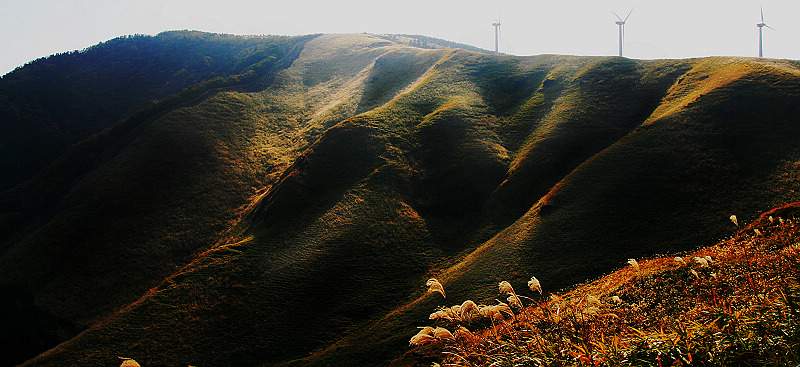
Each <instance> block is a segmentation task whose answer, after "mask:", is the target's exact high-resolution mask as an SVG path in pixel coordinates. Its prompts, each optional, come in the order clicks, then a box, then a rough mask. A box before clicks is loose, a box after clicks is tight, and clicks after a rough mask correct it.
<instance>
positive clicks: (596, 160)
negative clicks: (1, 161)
mask: <svg viewBox="0 0 800 367" xmlns="http://www.w3.org/2000/svg"><path fill="white" fill-rule="evenodd" d="M189 34H190V35H193V37H195V38H198V39H203V40H205V41H203V42H200V43H201V44H203V45H204V46H203V47H211V46H209V45H210V44H216V43H215V42H218V43H219V44H221V45H225V46H226V47H233V46H231V44H233V45H240V44H247V38H241V37H236V36H225V37H224V38H223V39H216V38H214V37H211V36H209V35H207V34H195V33H189ZM209 37H210V38H211V39H212V40H213V42H212V40H208V38H209ZM259 42H264V43H266V44H274V43H278V44H280V45H281V47H278V48H272V49H269V50H272V51H270V52H273V54H269V52H267V53H258V55H260V56H258V57H264V59H263V60H270V61H268V62H269V63H270V64H269V65H270V66H269V67H266V66H265V67H264V68H247V67H245V68H244V69H241V68H240V69H236V68H233V69H230V70H233V71H224V72H223V71H220V72H219V74H215V75H217V76H219V77H220V78H221V79H218V80H217V81H216V82H213V83H212V82H211V80H214V79H208V81H205V82H204V81H200V82H198V83H196V84H193V85H194V86H193V87H190V88H188V89H185V90H184V91H183V92H180V93H178V94H170V95H169V96H167V97H163V101H167V102H161V104H159V103H156V104H154V105H150V106H149V107H145V108H144V109H140V110H138V112H136V111H133V112H128V115H129V117H124V116H125V112H122V109H123V108H114V109H113V110H114V111H113V112H114V113H116V114H117V115H114V117H113V118H111V119H112V120H113V119H117V118H122V120H121V121H119V122H118V123H109V124H108V125H106V126H107V128H106V129H105V130H103V131H101V132H99V133H96V134H94V135H92V134H87V136H85V139H83V140H80V142H79V143H77V144H74V145H72V146H71V147H70V148H68V149H65V150H63V151H59V152H58V155H59V158H57V159H54V160H53V161H52V163H50V162H48V163H49V165H47V167H45V168H42V169H39V168H36V170H37V171H38V172H37V173H36V174H35V175H30V177H31V178H30V179H28V180H27V181H25V182H24V183H21V184H17V185H15V186H14V187H13V188H9V189H7V190H6V191H4V192H2V194H0V203H2V206H0V229H2V237H0V239H2V243H0V251H2V252H0V255H1V256H0V290H2V292H3V297H1V298H2V299H4V300H5V301H3V304H0V307H2V309H3V310H8V312H3V313H2V317H3V318H4V320H3V321H4V323H5V322H8V323H9V325H15V328H14V329H8V330H6V331H4V335H3V336H2V337H3V339H4V340H14V338H18V336H19V335H27V336H26V337H25V339H24V340H26V342H25V343H27V344H28V345H33V344H36V343H39V344H38V345H36V346H33V347H31V348H30V350H29V351H28V353H29V354H28V355H19V354H18V355H16V356H15V357H16V358H18V359H19V358H23V357H24V358H33V357H35V358H33V359H31V360H29V361H28V362H26V363H23V365H31V366H33V365H36V366H49V365H53V366H55V365H110V364H113V363H115V361H116V363H118V361H119V360H118V359H117V356H124V357H131V358H135V359H136V360H137V361H139V362H140V363H142V364H143V365H148V366H155V365H167V366H185V365H204V366H224V365H237V366H272V365H321V366H322V365H338V366H346V365H376V366H377V365H387V364H388V363H390V361H392V360H394V359H395V358H396V357H398V356H400V355H402V354H403V353H404V352H405V351H407V345H408V339H409V338H410V336H411V335H413V328H414V327H415V326H417V325H418V324H419V322H420V320H424V319H426V318H427V315H428V313H430V310H432V309H434V308H435V307H436V306H439V305H448V306H449V304H447V302H450V301H448V300H449V299H451V297H452V299H456V300H461V299H465V298H466V297H476V294H475V289H487V291H485V293H482V294H478V295H477V297H481V298H483V299H486V300H491V299H492V297H495V296H496V295H495V294H494V293H492V292H490V291H488V290H489V289H492V287H491V285H493V284H497V282H499V281H500V280H508V281H511V282H513V283H519V282H524V281H527V279H529V278H530V276H531V275H536V277H537V278H539V279H541V280H542V283H543V284H546V285H548V287H550V289H546V291H555V290H558V289H567V288H569V287H572V286H574V285H576V284H578V283H581V282H584V281H587V280H590V279H594V278H597V277H599V276H601V275H603V274H606V273H608V272H610V271H612V270H614V269H617V268H619V267H621V266H623V265H624V264H625V261H626V260H627V259H628V258H631V257H636V258H641V257H648V256H653V255H655V254H668V253H674V252H680V251H687V250H691V249H695V248H698V247H700V246H705V245H710V244H713V243H715V242H716V241H717V240H718V239H720V238H722V237H724V236H726V235H729V234H731V233H732V232H733V231H734V230H735V227H732V225H731V223H730V221H729V220H728V219H727V218H728V216H730V215H731V214H734V213H735V214H737V215H739V217H740V218H741V220H743V221H747V220H752V219H754V218H756V216H757V215H758V214H759V213H761V212H762V211H765V210H767V209H770V208H772V207H775V206H778V205H780V204H783V203H787V202H793V201H797V200H800V198H798V192H797V190H798V186H800V180H798V177H800V173H798V172H800V171H798V167H799V166H800V118H799V117H798V116H800V114H798V112H800V111H798V109H800V107H798V106H800V103H798V102H800V64H799V63H798V62H795V61H790V60H770V59H748V58H731V57H714V58H703V59H690V60H651V61H643V60H630V59H625V58H618V57H577V56H557V55H541V56H531V57H515V56H505V55H502V56H493V55H486V54H481V53H476V52H472V51H467V50H459V49H424V48H416V47H411V46H409V45H406V44H402V43H403V42H399V41H397V40H396V39H393V38H392V37H386V36H372V35H321V36H314V37H300V38H294V39H286V38H269V37H265V38H264V39H262V40H261V41H259ZM109 47H110V46H109ZM187 47H188V46H187ZM220 47H221V46H220ZM112 48H113V47H112ZM256 49H257V47H256ZM193 50H194V49H193ZM193 52H194V51H193ZM200 53H202V52H200ZM247 57H249V56H245V57H244V59H247ZM258 57H255V58H253V59H248V61H247V62H244V61H242V62H239V63H238V64H237V62H238V61H237V60H241V59H242V56H237V57H234V58H233V59H231V60H232V61H231V63H233V64H236V65H244V64H248V66H249V65H253V64H258V63H262V61H259V59H258ZM250 61H253V62H252V63H251V62H250ZM264 62H267V61H264ZM35 64H36V63H32V64H31V65H29V66H27V67H24V68H22V69H20V70H17V71H15V72H14V73H12V74H9V75H8V76H5V77H4V78H3V80H2V81H0V84H2V85H0V90H5V91H8V90H10V91H11V92H5V93H8V94H9V95H13V94H14V93H13V88H11V87H8V85H10V82H7V80H13V79H14V77H15V74H18V73H24V72H28V73H31V74H33V75H38V73H39V72H38V71H36V70H35V68H34V66H35ZM261 65H264V64H263V63H262V64H261ZM245 69H246V70H245ZM256 69H257V70H256ZM247 70H250V72H248V71H247ZM226 73H227V74H226ZM79 79H80V78H79ZM154 79H155V80H158V77H154ZM201 79H202V78H201ZM198 80H199V79H198ZM254 80H257V81H258V82H254ZM162 82H163V80H162ZM65 83H66V82H65ZM204 83H206V84H204ZM67 84H68V85H70V88H75V89H76V90H83V88H87V87H85V86H83V85H81V84H70V83H67ZM93 88H95V87H89V89H93ZM92 92H93V93H94V92H96V91H94V90H93V91H92ZM86 93H89V92H88V91H87V92H86ZM146 98H152V99H157V98H161V97H155V96H154V95H148V96H147V97H146ZM6 100H9V99H6ZM0 101H3V99H2V98H0ZM93 101H94V100H93V99H90V100H89V101H88V102H86V103H89V104H90V105H91V103H94V102H93ZM102 101H103V99H102V98H99V99H97V102H96V103H101V102H102ZM169 101H172V102H169ZM128 106H129V107H127V108H130V109H135V104H131V105H128ZM130 106H134V107H130ZM15 108H16V109H17V110H20V111H23V110H24V111H27V109H26V108H23V107H15ZM32 110H33V109H32ZM56 110H58V109H56ZM104 119H105V120H103V121H106V122H108V121H109V120H108V117H104ZM3 121H6V120H3ZM54 121H56V123H58V121H60V120H58V119H54ZM64 123H66V122H64ZM8 125H12V126H13V124H6V125H4V126H8ZM78 125H80V124H78ZM76 128H84V127H81V126H76ZM26 139H31V140H33V141H38V140H39V139H40V135H38V133H36V132H34V133H30V134H29V135H26ZM76 141H77V140H76ZM32 162H34V163H32V164H39V163H35V161H32ZM36 167H41V164H40V166H36ZM31 169H34V168H31ZM431 276H436V277H438V278H439V279H440V280H441V281H442V282H443V283H444V284H445V286H446V288H447V290H448V298H447V300H442V299H441V298H436V297H433V296H424V295H422V294H423V291H424V288H422V285H423V284H424V283H425V280H426V279H427V278H429V277H431ZM486 285H489V286H486ZM442 302H445V303H442ZM11 320H14V323H11V322H10V321H11ZM23 331H25V332H23ZM26 333H27V334H26ZM56 343H58V345H57V346H56V345H55V344H56ZM51 347H52V349H50V350H48V351H46V352H45V353H43V354H41V355H39V356H34V354H35V353H38V352H40V351H44V349H46V348H51ZM19 362H22V360H21V359H20V360H19Z"/></svg>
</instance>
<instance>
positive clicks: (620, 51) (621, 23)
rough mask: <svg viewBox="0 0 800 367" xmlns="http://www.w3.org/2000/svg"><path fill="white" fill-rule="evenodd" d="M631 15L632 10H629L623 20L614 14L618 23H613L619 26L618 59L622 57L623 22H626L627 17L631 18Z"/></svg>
mask: <svg viewBox="0 0 800 367" xmlns="http://www.w3.org/2000/svg"><path fill="white" fill-rule="evenodd" d="M612 13H614V12H613V11H612ZM631 13H633V9H631V11H630V12H628V16H626V17H625V19H624V20H623V19H622V18H620V17H619V15H617V13H614V16H616V17H617V19H619V20H618V21H616V22H614V23H616V25H617V26H619V56H620V57H622V39H623V38H625V22H627V21H628V17H630V16H631Z"/></svg>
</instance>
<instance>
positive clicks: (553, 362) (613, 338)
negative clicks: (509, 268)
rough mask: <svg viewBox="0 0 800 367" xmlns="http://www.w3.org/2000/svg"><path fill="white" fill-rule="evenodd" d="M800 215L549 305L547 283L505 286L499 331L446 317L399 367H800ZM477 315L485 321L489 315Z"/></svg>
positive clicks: (615, 276)
mask: <svg viewBox="0 0 800 367" xmlns="http://www.w3.org/2000/svg"><path fill="white" fill-rule="evenodd" d="M798 209H800V203H792V204H789V205H785V206H782V207H779V208H776V209H774V210H771V211H769V212H767V213H765V214H763V215H761V216H760V217H759V218H758V219H756V220H755V221H753V222H752V223H749V224H747V225H746V226H745V223H742V222H741V221H739V220H738V218H735V216H732V217H731V219H732V224H731V225H737V226H738V225H741V226H742V227H744V228H742V229H741V230H740V231H738V232H737V233H736V234H735V235H734V236H732V237H731V238H729V239H726V240H724V241H721V242H720V243H718V244H716V245H714V246H708V247H705V248H701V249H699V250H697V251H694V252H689V253H685V254H683V253H682V254H680V255H682V256H675V257H672V256H669V257H657V258H652V259H642V258H639V259H638V260H637V259H629V260H628V265H629V266H626V267H625V268H622V269H619V270H617V271H615V272H613V273H611V274H609V275H607V276H604V277H602V278H600V279H597V280H595V281H592V282H590V283H587V284H584V285H581V286H579V287H577V289H575V290H572V291H568V292H558V293H556V292H553V293H550V296H549V297H541V296H540V293H542V292H541V291H542V289H541V287H540V288H536V287H539V286H541V285H542V284H541V283H536V282H533V281H531V283H529V284H527V285H528V286H527V287H526V284H524V283H523V284H519V283H517V284H514V285H512V284H511V283H508V282H501V283H499V286H497V287H496V288H495V290H494V291H493V292H495V293H496V294H497V295H498V297H499V298H501V299H503V301H505V300H506V299H508V303H509V304H510V305H511V306H510V307H509V305H506V306H505V308H504V309H503V313H502V316H499V317H495V320H494V323H493V324H492V323H490V322H487V321H486V317H485V316H483V315H481V314H478V315H475V316H470V315H471V314H470V313H468V311H469V310H470V308H469V307H465V306H464V305H468V304H469V303H468V302H465V303H463V305H462V306H461V307H458V306H454V307H453V308H446V309H441V310H442V311H439V312H437V314H435V317H436V320H430V321H428V325H433V326H436V327H437V329H433V328H431V329H428V330H427V331H420V333H421V334H423V335H422V336H419V337H415V339H412V342H411V343H412V344H413V345H414V346H413V347H412V348H410V350H409V352H408V353H406V355H405V356H404V357H403V358H400V359H398V360H396V361H395V365H414V364H418V365H425V364H431V363H432V362H439V363H441V364H442V365H449V366H488V365H519V364H522V365H531V366H664V365H669V366H697V365H702V366H754V365H755V366H793V365H796V364H797V363H798V362H800V314H799V313H798V309H799V308H800V283H798V279H797V274H798V272H800V243H798V229H800V227H799V226H798V223H797V220H798V214H800V211H798ZM740 228H741V227H740ZM544 287H545V289H546V288H547V286H546V284H545V285H544ZM537 291H539V292H538V293H537ZM547 293H549V292H545V295H546V294H547ZM514 297H516V298H514ZM530 297H534V298H530ZM512 301H513V302H512ZM513 303H516V305H514V304H513ZM456 304H457V305H458V304H459V303H458V302H456ZM495 304H496V302H495ZM478 307H480V308H479V310H481V311H483V312H481V313H482V314H489V313H488V312H486V310H489V309H490V307H491V306H478ZM443 311H444V312H443ZM439 314H443V315H445V317H439ZM495 315H496V314H495ZM487 324H489V326H486V325H487ZM470 329H472V330H470ZM445 330H447V331H445ZM449 330H453V333H450V332H449ZM431 334H433V335H431ZM426 336H427V338H426ZM431 336H432V337H431Z"/></svg>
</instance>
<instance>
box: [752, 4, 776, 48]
mask: <svg viewBox="0 0 800 367" xmlns="http://www.w3.org/2000/svg"><path fill="white" fill-rule="evenodd" d="M756 27H758V57H764V43H763V41H762V39H761V31H762V30H763V29H764V27H767V28H769V29H771V30H773V31H774V30H775V28H772V27H770V26H768V25H767V23H764V8H763V7H762V8H761V23H758V24H756Z"/></svg>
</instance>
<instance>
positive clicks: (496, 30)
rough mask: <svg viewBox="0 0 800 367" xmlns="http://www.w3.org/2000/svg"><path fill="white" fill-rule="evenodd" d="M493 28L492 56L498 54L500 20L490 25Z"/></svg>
mask: <svg viewBox="0 0 800 367" xmlns="http://www.w3.org/2000/svg"><path fill="white" fill-rule="evenodd" d="M492 25H493V26H494V54H495V55H499V54H500V46H499V45H500V18H497V21H496V22H494V23H492Z"/></svg>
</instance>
